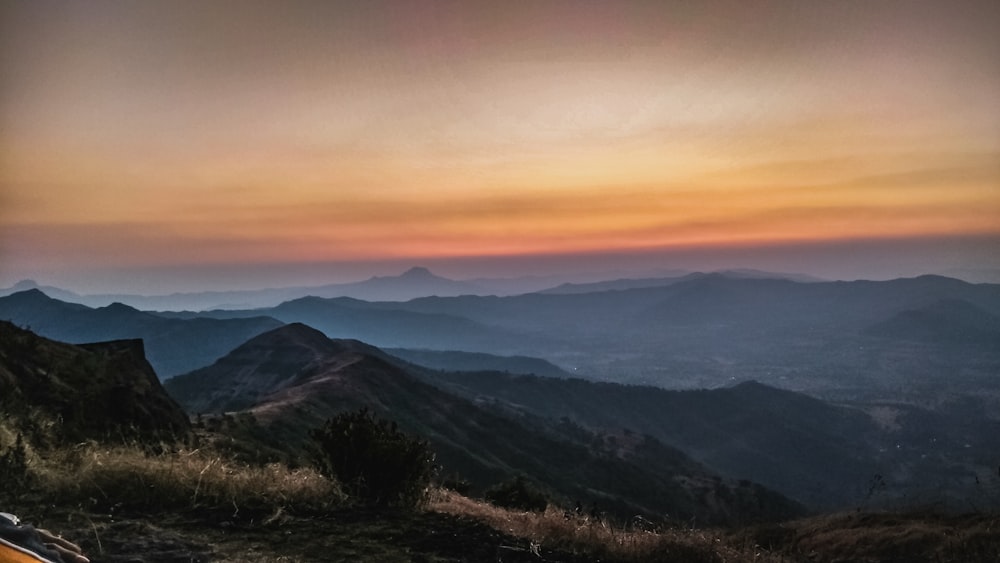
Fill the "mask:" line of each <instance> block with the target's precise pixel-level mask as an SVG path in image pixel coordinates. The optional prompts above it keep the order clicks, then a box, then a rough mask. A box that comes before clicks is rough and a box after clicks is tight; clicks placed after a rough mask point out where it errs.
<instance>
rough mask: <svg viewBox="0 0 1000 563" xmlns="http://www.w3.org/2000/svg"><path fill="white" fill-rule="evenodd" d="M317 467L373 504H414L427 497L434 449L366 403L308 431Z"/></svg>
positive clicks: (416, 504) (421, 501)
mask: <svg viewBox="0 0 1000 563" xmlns="http://www.w3.org/2000/svg"><path fill="white" fill-rule="evenodd" d="M310 436H311V437H312V439H313V441H314V443H315V445H316V447H317V450H318V451H316V452H315V458H316V461H317V465H318V467H319V470H320V472H321V473H323V474H325V475H327V476H329V477H333V478H336V479H337V480H338V481H339V482H340V483H341V486H342V487H343V488H344V491H345V492H346V493H347V494H348V495H350V496H352V497H354V498H355V499H356V500H358V501H361V502H363V503H365V504H368V505H371V506H382V507H384V506H395V507H404V508H415V507H417V506H419V505H421V504H423V502H424V501H425V500H426V491H427V487H428V486H429V485H430V481H431V477H432V476H433V467H434V455H433V454H432V453H431V450H430V447H429V446H428V444H427V442H425V441H423V440H419V439H416V438H411V437H409V436H407V435H406V434H404V433H402V432H400V431H399V429H398V428H397V427H396V423H395V422H389V421H386V420H381V419H377V418H375V416H374V415H372V414H371V413H369V412H368V409H361V410H360V411H357V412H351V413H344V414H340V415H337V416H336V417H334V418H332V419H330V420H328V421H327V422H326V424H325V425H324V426H323V427H322V428H319V429H317V430H313V431H312V432H311V433H310Z"/></svg>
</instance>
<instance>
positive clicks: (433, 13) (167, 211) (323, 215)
mask: <svg viewBox="0 0 1000 563" xmlns="http://www.w3.org/2000/svg"><path fill="white" fill-rule="evenodd" d="M0 6H2V12H0V22H2V23H0V57H2V58H0V286H5V285H10V284H13V283H14V282H15V281H17V280H18V279H21V278H26V277H34V278H36V279H38V280H39V281H42V282H44V283H50V284H53V285H61V286H64V287H68V288H70V289H77V290H82V291H104V290H106V291H133V292H144V291H145V292H159V291H168V290H174V289H183V290H191V289H219V288H224V287H264V286H268V285H275V284H288V283H296V282H301V283H316V282H321V281H329V282H333V281H346V280H349V279H361V278H363V277H367V276H368V275H371V274H385V273H393V272H398V271H401V269H405V267H407V266H409V265H418V264H419V265H427V266H431V267H432V268H433V269H434V270H435V271H437V272H440V273H443V274H447V275H450V276H451V277H459V278H461V277H474V276H478V275H518V274H531V273H553V272H554V271H556V270H558V269H560V268H563V269H576V270H578V271H598V270H602V269H607V270H613V269H614V270H629V269H631V270H640V269H643V268H646V269H654V268H694V269H697V268H714V267H727V266H732V267H761V268H768V269H781V270H784V271H796V272H806V273H814V274H818V275H822V276H825V277H840V278H854V277H888V276H894V275H915V274H918V273H925V272H926V273H929V272H944V271H950V270H953V269H958V268H963V269H1000V33H998V32H997V30H998V29H1000V2H996V1H991V0H983V1H954V2H953V1H923V0H905V1H899V2H894V1H876V2H872V1H816V2H809V1H804V0H803V1H798V0H796V1H787V2H779V1H748V0H733V1H729V2H686V1H685V2H682V1H678V2H670V1H663V0H658V1H650V2H635V1H633V2H605V1H598V2H547V1H538V2H492V1H467V2H454V3H445V2H419V1H409V2H403V1H400V2H386V3H382V2H372V1H366V2H334V1H316V2H303V1H280V2H278V1H275V2H255V1H242V2H217V1H191V2H188V1H173V0H171V1H164V2H124V1H121V2H105V1H89V2H50V1H18V0H0ZM998 271H1000V270H998Z"/></svg>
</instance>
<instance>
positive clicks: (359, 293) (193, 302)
mask: <svg viewBox="0 0 1000 563" xmlns="http://www.w3.org/2000/svg"><path fill="white" fill-rule="evenodd" d="M723 273H725V274H726V275H730V276H734V277H756V278H759V277H764V278H782V279H793V280H797V281H815V278H810V277H809V276H803V275H799V274H777V273H771V272H762V271H758V270H726V271H725V272H723ZM688 274H690V272H688V271H683V270H660V271H657V272H655V275H656V277H644V278H641V279H621V278H619V279H614V280H612V281H605V280H607V279H608V276H609V275H611V274H605V273H591V274H586V273H584V274H572V275H570V274H567V275H551V276H520V277H509V278H475V279H471V280H454V279H450V278H446V277H443V276H439V275H437V274H434V273H432V272H431V271H430V270H428V269H427V268H424V267H420V266H415V267H412V268H410V269H409V270H407V271H405V272H403V273H401V274H400V275H398V276H373V277H371V278H369V279H367V280H364V281H358V282H350V283H335V284H323V285H314V286H291V287H277V288H266V289H248V290H226V291H198V292H186V293H180V292H178V293H171V294H167V295H140V294H126V293H119V294H79V293H75V292H73V291H69V290H66V289H62V288H58V287H53V286H48V285H40V284H39V283H37V282H35V281H33V280H22V281H20V282H18V283H16V284H14V285H13V286H11V287H8V288H0V296H5V295H11V294H13V293H19V292H21V291H27V290H30V289H38V290H41V291H43V292H44V293H45V294H46V295H48V296H50V297H53V298H55V299H59V300H61V301H66V302H69V303H79V304H81V305H87V306H89V307H105V306H107V305H110V304H112V303H123V304H125V305H129V306H132V307H135V308H138V309H143V310H152V311H185V310H188V311H205V310H210V309H248V308H257V307H273V306H275V305H278V304H280V303H282V302H285V301H291V300H293V299H298V298H300V297H310V296H311V297H326V298H331V297H352V298H355V299H362V300H367V301H407V300H409V299H415V298H417V297H429V296H439V297H448V296H458V295H501V296H502V295H520V294H524V293H532V292H537V291H545V290H548V291H551V292H557V293H558V292H589V291H594V290H595V289H597V288H601V287H604V288H606V289H610V288H617V289H620V288H622V287H637V286H638V287H647V286H656V285H665V284H669V283H672V280H674V279H675V278H679V277H682V276H685V275H688Z"/></svg>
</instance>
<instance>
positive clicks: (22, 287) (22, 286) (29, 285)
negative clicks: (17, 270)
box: [11, 280, 42, 291]
mask: <svg viewBox="0 0 1000 563" xmlns="http://www.w3.org/2000/svg"><path fill="white" fill-rule="evenodd" d="M41 287H42V286H41V285H39V284H38V282H36V281H35V280H21V281H19V282H17V283H15V284H14V286H13V287H11V289H13V290H14V291H28V290H29V289H40V288H41Z"/></svg>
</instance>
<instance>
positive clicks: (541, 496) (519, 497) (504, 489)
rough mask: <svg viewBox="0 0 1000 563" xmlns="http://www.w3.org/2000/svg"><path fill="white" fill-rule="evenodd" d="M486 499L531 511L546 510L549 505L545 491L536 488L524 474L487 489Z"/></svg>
mask: <svg viewBox="0 0 1000 563" xmlns="http://www.w3.org/2000/svg"><path fill="white" fill-rule="evenodd" d="M486 500H488V501H489V502H490V504H492V505H494V506H499V507H502V508H512V509H517V510H527V511H531V512H545V509H546V508H547V507H548V506H549V499H548V498H547V497H546V496H545V493H543V492H541V491H540V490H538V489H537V488H535V487H534V486H533V485H532V484H531V483H529V482H528V480H527V479H526V478H525V477H524V476H523V475H518V476H517V477H514V478H513V479H511V480H510V481H505V482H503V483H500V484H498V485H494V486H493V487H490V488H489V489H487V490H486Z"/></svg>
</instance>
